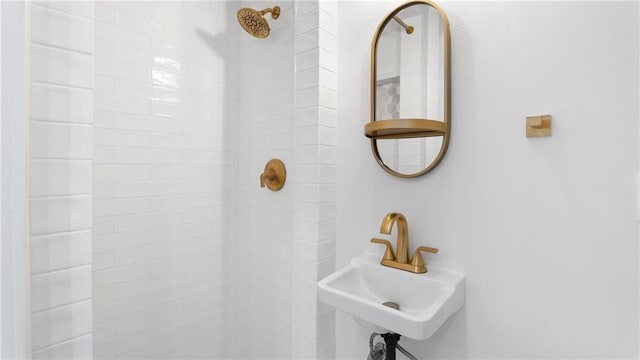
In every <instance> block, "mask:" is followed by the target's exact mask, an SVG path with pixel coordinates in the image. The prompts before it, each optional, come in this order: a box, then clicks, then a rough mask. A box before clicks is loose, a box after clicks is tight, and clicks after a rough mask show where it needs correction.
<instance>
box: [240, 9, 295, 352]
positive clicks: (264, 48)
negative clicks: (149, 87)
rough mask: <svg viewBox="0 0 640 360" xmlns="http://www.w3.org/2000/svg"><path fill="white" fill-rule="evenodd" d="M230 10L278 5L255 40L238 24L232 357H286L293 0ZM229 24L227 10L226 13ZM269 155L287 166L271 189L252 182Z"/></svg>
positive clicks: (288, 341)
mask: <svg viewBox="0 0 640 360" xmlns="http://www.w3.org/2000/svg"><path fill="white" fill-rule="evenodd" d="M233 5H234V7H235V9H236V10H237V9H239V8H241V7H250V8H254V9H258V10H261V9H263V8H265V7H268V6H273V5H278V6H280V8H281V14H280V17H279V18H278V19H276V20H274V19H272V18H271V16H270V15H268V14H267V15H266V16H265V18H266V19H267V21H268V23H269V25H270V27H271V33H270V35H269V37H267V38H265V39H258V38H255V37H253V36H251V35H249V34H248V33H246V32H245V31H244V30H242V29H241V28H240V25H238V24H237V22H236V23H235V24H234V26H236V27H237V28H238V29H239V33H238V35H237V39H238V42H239V44H240V53H239V55H240V63H239V74H238V77H237V80H236V81H237V85H238V90H239V91H238V104H239V106H238V113H237V117H236V118H235V120H234V124H235V127H236V130H235V133H236V144H235V147H234V151H235V154H236V155H237V156H236V158H235V165H236V166H237V179H238V181H237V186H236V189H235V190H236V193H235V198H236V199H237V200H236V201H234V205H235V206H234V214H235V217H236V220H235V223H236V233H235V237H234V238H235V241H234V242H233V247H232V249H231V251H232V256H231V258H233V259H237V261H234V262H232V263H230V264H229V266H230V271H231V274H232V278H231V283H233V284H234V304H235V309H234V311H233V318H231V319H229V321H230V322H229V323H228V324H234V326H233V327H234V329H233V331H234V334H235V336H234V338H233V345H232V346H233V352H232V355H233V356H234V357H236V358H240V359H256V358H279V359H287V358H291V357H292V338H293V334H292V327H291V321H292V317H291V315H292V314H291V299H292V296H293V287H292V285H293V283H292V282H293V275H292V271H293V264H292V247H291V238H292V229H293V192H294V186H293V184H294V180H293V179H295V178H296V176H297V174H296V172H295V167H294V163H293V131H292V129H293V110H294V86H295V77H294V75H295V74H294V69H295V67H294V66H295V62H294V61H295V59H294V56H295V54H294V32H295V28H294V26H295V10H296V9H295V3H294V1H281V2H277V3H273V4H270V3H269V4H267V3H264V2H261V1H251V2H242V3H240V2H238V3H235V4H233ZM233 20H234V22H235V14H234V16H233ZM272 158H278V159H281V160H282V161H283V162H284V164H285V166H286V168H287V182H286V184H285V185H284V187H283V188H282V189H281V190H280V191H277V192H272V191H269V190H268V189H267V188H260V182H259V176H260V174H261V173H262V172H263V171H264V167H265V164H266V163H267V161H269V160H270V159H272Z"/></svg>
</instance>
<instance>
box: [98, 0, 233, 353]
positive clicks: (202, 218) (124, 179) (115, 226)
mask: <svg viewBox="0 0 640 360" xmlns="http://www.w3.org/2000/svg"><path fill="white" fill-rule="evenodd" d="M95 16H96V34H95V38H96V61H95V64H96V66H95V82H96V101H95V132H94V137H93V149H94V154H95V156H94V172H93V176H94V183H93V194H94V197H95V201H94V218H93V221H94V233H95V235H94V238H93V255H94V266H93V267H94V273H93V279H94V298H95V306H94V309H93V313H94V321H95V352H94V355H95V357H96V358H105V357H116V358H140V357H145V356H147V357H153V358H178V357H180V358H194V357H196V358H216V357H224V356H225V351H226V345H225V344H226V341H227V340H228V339H227V338H226V336H225V333H226V332H227V329H226V328H223V314H225V313H226V312H229V311H230V309H229V308H228V307H227V305H226V302H225V296H226V295H227V294H228V292H227V291H226V290H225V289H226V286H227V285H226V284H225V282H226V280H225V279H226V277H225V273H226V270H223V269H225V268H226V266H228V264H229V263H230V262H231V261H230V260H229V259H228V258H226V255H227V252H226V251H225V248H226V246H227V245H228V244H229V243H230V240H229V239H230V238H231V228H230V226H229V223H230V221H231V214H230V210H229V206H230V197H231V192H230V191H227V189H230V188H231V185H232V183H231V180H232V175H233V172H232V167H231V165H230V164H231V161H232V157H231V150H232V149H233V146H234V144H233V140H232V132H231V130H232V126H233V124H234V121H235V120H236V117H235V116H233V114H234V112H233V110H234V108H233V104H232V102H231V100H232V98H231V96H229V95H228V94H229V93H232V92H233V89H235V88H236V84H235V83H234V80H235V78H236V72H235V71H234V66H235V65H234V64H235V63H236V62H237V59H236V57H235V56H236V55H235V54H236V49H237V45H236V44H235V42H234V40H233V39H234V38H233V36H234V34H235V33H236V30H237V25H236V23H235V12H234V11H232V10H230V7H229V4H228V3H224V2H190V1H174V2H165V1H158V2H114V1H99V2H96V9H95Z"/></svg>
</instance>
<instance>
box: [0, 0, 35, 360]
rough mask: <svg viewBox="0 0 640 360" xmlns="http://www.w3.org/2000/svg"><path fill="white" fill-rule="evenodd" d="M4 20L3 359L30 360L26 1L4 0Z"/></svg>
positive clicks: (0, 333) (0, 338) (1, 30)
mask: <svg viewBox="0 0 640 360" xmlns="http://www.w3.org/2000/svg"><path fill="white" fill-rule="evenodd" d="M0 8H1V10H0V12H1V13H2V14H1V20H0V22H1V23H2V24H1V27H0V33H1V35H2V40H1V41H0V42H1V46H0V48H1V52H2V54H1V56H0V57H1V58H2V60H1V62H2V64H1V70H0V72H1V77H2V81H1V83H2V90H0V92H1V93H2V94H1V100H0V102H1V103H2V116H1V118H2V124H1V127H2V129H1V132H2V134H1V135H2V140H1V141H2V160H0V163H1V164H2V190H1V192H2V210H1V212H2V216H1V219H2V225H1V227H2V229H1V230H2V235H0V243H1V244H0V248H1V249H0V251H1V252H2V254H0V255H1V258H2V259H1V262H2V264H1V266H0V268H1V270H0V277H1V278H2V279H1V283H2V284H1V286H0V293H1V294H0V298H1V304H0V312H1V313H2V314H1V316H2V319H1V321H0V324H1V327H2V328H1V329H0V342H1V343H2V344H1V345H0V346H1V347H2V349H0V357H2V358H7V359H10V358H26V357H28V356H30V354H31V342H30V339H29V337H30V336H29V329H30V324H31V304H30V301H29V278H30V276H31V269H29V243H28V241H27V237H28V230H27V227H26V221H27V214H26V208H27V195H28V191H27V184H26V167H27V162H26V154H27V140H26V139H27V137H26V133H27V130H26V129H27V121H26V115H27V100H26V99H27V96H26V94H27V89H28V86H29V84H28V83H27V73H28V71H27V65H26V59H28V56H27V54H28V52H27V49H28V47H29V46H28V43H27V41H26V36H27V34H28V29H27V26H26V23H27V16H26V13H27V11H26V10H27V8H28V6H27V5H26V4H25V3H21V2H3V3H2V4H1V5H0Z"/></svg>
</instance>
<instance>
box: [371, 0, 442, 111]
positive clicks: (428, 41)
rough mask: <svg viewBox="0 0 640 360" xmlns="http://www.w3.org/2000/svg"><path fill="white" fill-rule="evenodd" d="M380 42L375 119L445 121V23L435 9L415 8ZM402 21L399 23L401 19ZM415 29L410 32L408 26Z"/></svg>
mask: <svg viewBox="0 0 640 360" xmlns="http://www.w3.org/2000/svg"><path fill="white" fill-rule="evenodd" d="M393 19H394V20H395V21H389V22H388V23H387V24H386V25H385V26H384V28H383V29H382V31H381V33H380V37H379V38H378V49H377V54H376V56H377V59H376V89H375V91H376V116H375V119H376V120H388V119H432V120H440V121H442V120H444V56H443V55H444V39H443V24H442V21H441V20H440V15H439V14H438V12H437V11H436V9H434V8H432V7H431V6H429V5H426V4H419V5H413V6H410V7H408V8H406V9H403V10H402V11H400V12H399V13H398V14H397V15H396V16H394V17H393ZM396 19H397V20H396ZM409 26H410V27H412V28H413V31H412V32H411V33H410V34H408V33H407V30H406V29H407V27H409Z"/></svg>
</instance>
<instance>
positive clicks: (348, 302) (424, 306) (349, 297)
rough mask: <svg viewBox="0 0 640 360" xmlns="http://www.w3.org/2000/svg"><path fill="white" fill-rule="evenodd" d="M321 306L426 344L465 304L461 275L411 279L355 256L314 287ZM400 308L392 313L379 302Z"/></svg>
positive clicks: (371, 258)
mask: <svg viewBox="0 0 640 360" xmlns="http://www.w3.org/2000/svg"><path fill="white" fill-rule="evenodd" d="M318 296H319V298H320V300H321V301H323V302H325V303H327V304H329V305H331V306H333V307H335V308H336V309H338V310H342V311H344V312H346V313H348V314H351V315H353V316H354V317H356V318H358V319H361V320H364V321H366V322H368V323H371V324H373V325H377V326H379V327H382V328H383V329H386V330H389V331H392V332H395V333H398V334H400V335H403V336H406V337H409V338H411V339H414V340H426V339H428V338H429V337H431V335H433V334H434V333H435V332H436V330H438V328H439V327H440V326H441V325H442V324H443V323H444V322H445V320H447V319H448V318H449V316H451V315H452V314H453V313H455V312H456V311H458V310H459V309H460V308H462V305H463V304H464V301H465V279H464V275H462V274H460V273H457V272H452V271H448V270H443V269H438V268H435V267H429V271H428V272H427V273H425V274H414V273H410V272H407V271H402V270H398V269H393V268H390V267H386V266H382V265H380V255H373V254H367V253H364V254H361V255H359V256H357V257H355V258H353V259H352V260H351V263H350V264H349V265H347V266H345V267H344V268H342V269H340V270H338V271H336V272H334V273H333V274H331V275H329V276H327V277H326V278H324V279H322V280H320V282H319V283H318ZM387 301H391V302H394V303H396V304H398V305H399V306H400V310H395V309H392V308H390V307H388V306H385V305H382V303H384V302H387Z"/></svg>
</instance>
